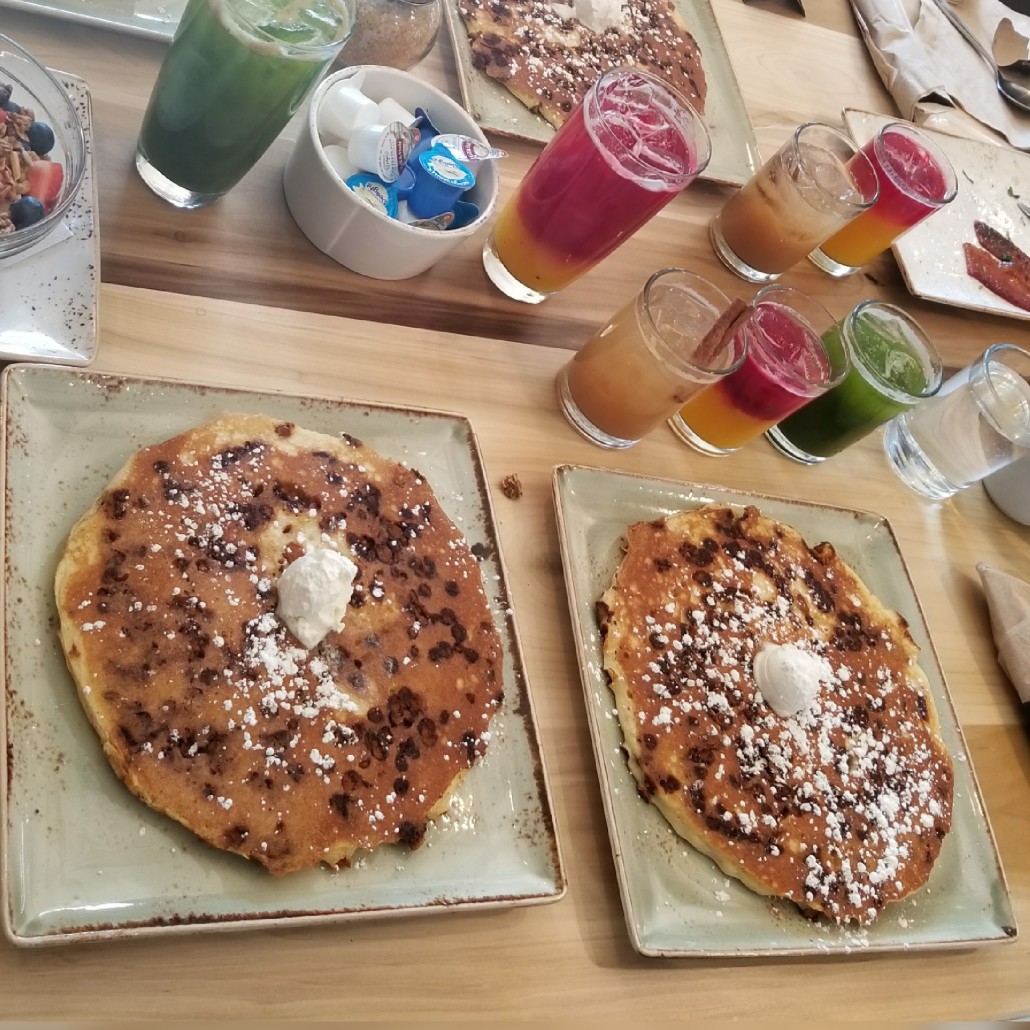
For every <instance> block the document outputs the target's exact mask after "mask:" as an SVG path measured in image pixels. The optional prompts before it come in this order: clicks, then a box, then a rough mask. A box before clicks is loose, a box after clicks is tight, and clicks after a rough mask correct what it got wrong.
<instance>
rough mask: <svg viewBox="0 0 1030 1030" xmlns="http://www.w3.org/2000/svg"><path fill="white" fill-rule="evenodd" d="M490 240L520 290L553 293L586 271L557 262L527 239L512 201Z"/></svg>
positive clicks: (569, 264) (505, 208)
mask: <svg viewBox="0 0 1030 1030" xmlns="http://www.w3.org/2000/svg"><path fill="white" fill-rule="evenodd" d="M493 238H494V248H495V249H496V251H497V256H498V257H499V258H500V259H501V261H502V262H503V263H504V267H505V268H507V269H508V271H509V272H511V274H512V275H513V276H515V278H516V279H518V281H519V282H520V283H522V285H523V286H529V287H531V288H532V289H534V290H538V291H539V292H540V293H556V292H557V291H558V290H560V289H563V288H564V287H565V286H568V284H569V283H570V282H572V280H573V279H575V278H576V277H577V276H578V275H580V274H581V273H582V272H583V271H585V269H586V268H588V267H589V265H581V264H575V263H573V262H571V261H568V260H567V259H564V260H563V259H561V258H559V257H558V256H557V255H555V254H553V253H551V252H550V250H549V249H548V247H547V246H546V244H544V243H541V242H540V241H539V240H538V239H536V238H535V237H534V236H533V235H531V233H530V232H529V230H528V229H527V228H526V225H525V223H524V222H523V220H522V217H521V216H520V215H519V212H518V204H517V203H516V199H512V200H511V201H509V202H508V204H506V205H505V207H504V208H503V210H502V211H501V213H500V214H499V215H498V216H497V222H496V223H495V225H494V237H493Z"/></svg>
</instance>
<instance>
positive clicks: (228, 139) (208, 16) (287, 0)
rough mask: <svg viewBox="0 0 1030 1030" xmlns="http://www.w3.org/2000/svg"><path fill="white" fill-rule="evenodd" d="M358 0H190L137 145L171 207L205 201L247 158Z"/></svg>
mask: <svg viewBox="0 0 1030 1030" xmlns="http://www.w3.org/2000/svg"><path fill="white" fill-rule="evenodd" d="M354 2H355V0H189V3H188V4H187V5H186V10H185V11H183V14H182V17H181V18H180V19H179V25H178V27H177V28H176V30H175V36H174V38H173V39H172V43H171V46H170V47H169V48H168V52H167V53H166V54H165V58H164V62H163V63H162V65H161V69H160V71H159V72H158V76H157V82H156V83H155V84H154V89H153V92H152V93H151V95H150V102H149V104H148V105H147V110H146V113H145V114H144V116H143V125H142V128H141V129H140V134H139V140H138V141H137V144H136V170H137V171H138V172H139V174H140V177H141V178H142V179H143V181H144V182H145V183H146V184H147V186H149V187H150V189H151V190H152V191H153V192H154V193H156V194H157V195H158V196H159V197H161V198H162V199H163V200H166V201H168V203H169V204H173V205H175V206H176V207H181V208H194V207H202V206H204V205H205V204H210V203H212V202H213V201H215V200H218V198H219V197H221V196H223V195H224V194H226V193H227V192H228V191H229V190H230V189H232V187H233V186H235V185H236V183H238V182H239V181H240V179H242V178H243V176H244V175H246V173H247V172H249V171H250V169H251V168H252V167H253V166H254V164H255V163H256V162H257V160H258V159H259V158H260V157H261V155H262V154H264V152H265V151H266V150H267V149H268V148H269V146H271V144H272V143H273V141H274V140H275V138H276V137H277V136H278V135H279V133H280V132H281V131H282V130H283V128H284V127H285V126H286V123H287V122H289V120H290V119H291V118H292V117H293V115H294V114H295V113H296V112H297V111H298V110H299V108H300V107H301V105H302V104H303V103H304V101H305V99H306V98H307V96H308V94H309V93H310V92H311V90H312V88H313V87H314V86H315V84H316V83H317V82H318V80H319V79H320V78H321V77H322V74H323V72H325V70H326V69H327V68H328V67H329V64H330V63H331V61H332V60H333V58H334V57H336V55H337V53H339V50H340V47H341V46H343V43H344V41H345V40H346V39H347V36H348V34H349V33H350V31H351V28H352V27H353V25H354Z"/></svg>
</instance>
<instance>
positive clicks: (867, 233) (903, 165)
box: [808, 122, 958, 277]
mask: <svg viewBox="0 0 1030 1030" xmlns="http://www.w3.org/2000/svg"><path fill="white" fill-rule="evenodd" d="M861 153H862V154H863V155H865V157H866V158H868V159H869V162H870V164H871V165H872V168H873V172H874V174H875V175H876V180H877V183H878V185H879V195H878V196H877V198H876V203H875V204H873V206H872V207H870V208H868V209H867V210H865V211H863V212H862V213H861V214H859V215H858V216H857V217H855V218H853V219H852V220H851V221H850V222H848V224H847V225H845V226H844V228H843V229H841V230H839V231H838V232H836V233H834V234H833V235H832V236H831V237H829V239H827V240H824V241H823V243H822V244H821V245H820V246H819V247H817V248H816V249H815V250H813V251H812V253H811V254H809V255H808V256H809V258H810V259H811V261H812V262H813V264H815V265H817V266H818V267H819V268H821V269H822V270H823V271H824V272H828V273H829V274H830V275H832V276H837V277H841V276H845V275H852V274H853V273H854V272H857V271H858V270H859V269H860V268H861V267H862V266H863V265H866V264H868V263H869V262H870V261H872V260H873V258H875V257H876V256H877V255H878V254H881V253H883V251H885V250H886V249H887V248H888V247H889V246H890V245H891V243H892V242H893V241H894V240H895V239H896V238H897V237H898V236H900V235H901V234H902V233H904V232H906V231H907V230H908V229H911V228H912V226H914V225H918V224H919V223H920V222H921V221H923V220H924V219H925V218H928V217H929V216H930V215H932V214H933V213H934V212H935V211H938V210H940V209H941V208H942V207H944V206H945V205H946V204H950V203H951V201H952V200H954V199H955V194H956V193H957V192H958V179H957V178H956V176H955V169H954V168H953V167H952V165H951V162H950V161H949V160H948V157H947V155H946V154H945V153H944V151H943V150H941V148H940V147H939V146H937V144H936V143H934V142H933V140H932V139H930V137H929V136H927V135H926V133H923V132H920V131H919V130H918V129H917V128H915V127H914V126H911V125H908V124H907V123H905V122H890V123H888V124H887V125H885V126H884V127H883V128H882V129H880V131H879V132H877V133H876V135H875V136H874V137H873V138H872V139H871V140H870V141H869V142H868V143H867V144H866V145H865V146H864V147H862V150H861Z"/></svg>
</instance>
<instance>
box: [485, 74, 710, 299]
mask: <svg viewBox="0 0 1030 1030" xmlns="http://www.w3.org/2000/svg"><path fill="white" fill-rule="evenodd" d="M711 154H712V146H711V140H710V139H709V136H708V130H707V129H706V128H705V124H704V122H703V121H702V120H701V117H700V115H698V113H697V112H696V111H695V110H694V108H693V107H692V106H691V104H690V102H689V101H688V100H687V98H686V97H684V96H683V95H682V94H680V93H679V92H677V91H676V90H675V89H673V88H672V87H671V86H669V85H668V84H667V83H665V82H664V81H663V80H661V79H659V78H658V77H657V76H654V75H652V74H650V73H649V72H645V71H641V70H640V69H637V68H613V69H612V70H611V71H607V72H605V73H604V74H603V75H602V76H601V77H600V78H599V79H598V80H597V82H595V83H594V85H593V86H592V87H591V88H590V91H589V92H588V93H587V95H586V98H585V99H584V101H583V103H582V104H580V105H579V107H577V108H576V110H575V111H573V113H572V115H571V116H570V117H569V120H568V121H567V122H565V124H564V125H563V126H562V127H561V128H560V129H559V130H558V132H557V134H556V135H555V136H554V137H553V138H552V139H551V141H550V142H549V143H548V144H547V146H546V147H545V148H544V150H543V152H542V153H541V154H540V156H539V157H538V158H537V159H536V162H535V163H534V164H533V167H532V168H530V170H529V172H528V173H527V174H526V176H525V178H524V179H523V180H522V182H521V183H520V185H519V187H518V189H517V190H516V192H515V194H514V196H513V197H512V198H511V199H510V200H509V201H508V203H507V204H506V205H505V206H504V208H503V209H502V210H501V212H500V214H499V215H498V216H497V220H496V222H495V224H494V228H493V232H492V233H491V234H490V237H489V239H488V240H487V241H486V245H485V246H484V248H483V267H484V268H485V269H486V274H487V275H488V276H489V277H490V280H491V281H492V282H493V284H494V285H495V286H496V287H497V288H498V289H499V290H500V291H501V292H502V293H504V294H505V295H506V296H508V297H511V298H512V299H513V300H519V301H523V302H524V303H527V304H538V303H540V301H542V300H544V299H545V298H546V297H547V296H548V295H549V294H551V293H556V292H557V291H559V290H562V289H564V288H565V287H566V286H568V285H569V283H571V282H573V281H575V280H576V279H578V278H579V277H580V276H581V275H583V274H584V273H585V272H587V271H589V270H590V269H591V268H593V267H594V265H596V264H597V263H598V262H599V261H601V260H602V259H603V258H605V257H607V256H608V255H609V254H610V253H611V252H612V251H613V250H615V248H616V247H618V246H619V244H620V243H622V242H623V241H624V240H626V239H628V238H629V237H630V236H631V235H632V234H633V233H634V232H636V231H637V229H639V228H640V227H641V226H642V225H643V224H644V223H645V222H646V221H647V220H648V219H649V218H651V217H652V216H653V215H655V214H657V213H658V211H660V210H661V209H662V208H663V207H664V206H665V205H666V204H668V203H669V201H670V200H672V198H673V197H675V196H676V195H677V194H678V193H680V192H681V191H682V190H683V189H685V188H686V187H687V186H688V185H689V184H690V183H691V182H693V181H694V179H695V178H696V177H697V176H698V175H699V174H700V173H701V172H702V171H703V170H704V168H705V167H706V165H707V164H708V161H709V159H710V158H711Z"/></svg>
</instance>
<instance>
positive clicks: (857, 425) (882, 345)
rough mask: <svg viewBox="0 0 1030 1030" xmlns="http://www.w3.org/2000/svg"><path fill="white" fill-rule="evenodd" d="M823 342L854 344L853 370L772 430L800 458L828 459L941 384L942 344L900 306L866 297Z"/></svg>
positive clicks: (772, 435) (833, 345)
mask: <svg viewBox="0 0 1030 1030" xmlns="http://www.w3.org/2000/svg"><path fill="white" fill-rule="evenodd" d="M823 339H824V342H825V343H826V345H827V349H830V348H834V349H836V348H840V347H844V348H846V350H847V352H848V354H849V355H850V357H851V370H850V371H849V372H848V374H847V375H846V376H845V377H844V379H843V380H842V381H841V383H840V384H839V385H838V386H835V387H833V388H832V389H830V390H828V391H827V392H826V393H824V394H822V395H821V396H819V397H816V398H815V399H814V400H813V401H810V402H809V403H808V404H806V405H805V406H804V407H803V408H801V409H800V410H798V411H796V412H794V414H793V415H790V416H788V417H787V418H785V419H784V420H783V421H782V422H780V423H779V424H777V425H775V426H773V428H772V429H770V430H768V432H767V433H766V434H765V435H766V437H767V438H768V439H769V441H770V442H771V443H772V444H773V445H774V446H775V447H777V448H778V449H779V450H780V451H782V452H783V453H784V454H786V455H787V457H789V458H793V459H794V460H795V461H800V462H804V463H805V464H807V465H812V464H815V463H816V462H819V461H824V460H825V459H826V458H829V457H830V456H831V455H834V454H837V453H838V452H840V451H842V450H844V448H845V447H850V446H851V444H853V443H855V442H856V441H857V440H861V439H862V437H864V436H866V435H867V434H869V433H871V432H872V431H873V430H874V429H876V427H877V426H881V425H883V423H885V422H887V421H889V420H890V419H892V418H893V417H894V416H895V415H897V414H899V413H900V412H902V411H905V410H907V409H908V408H911V407H912V406H913V405H915V404H917V403H918V402H919V401H921V400H923V398H925V397H930V396H932V395H933V394H935V393H936V392H937V391H938V390H939V389H940V386H941V374H942V367H941V359H940V355H939V354H938V353H937V349H936V348H935V347H934V345H933V343H932V341H931V340H930V338H929V336H927V334H926V332H925V331H924V330H923V328H922V327H921V326H920V325H919V323H918V322H917V321H916V320H915V319H914V318H912V317H911V315H908V314H907V313H906V312H904V311H902V310H901V308H898V307H895V306H894V305H893V304H886V303H884V302H883V301H878V300H867V301H863V302H862V303H861V304H859V305H858V306H857V307H856V308H855V309H854V311H852V312H851V313H850V314H849V315H847V316H846V317H845V318H843V319H841V321H840V322H838V323H837V324H836V325H835V326H834V327H833V328H832V329H830V330H828V331H827V333H826V334H825V335H824V337H823Z"/></svg>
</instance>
